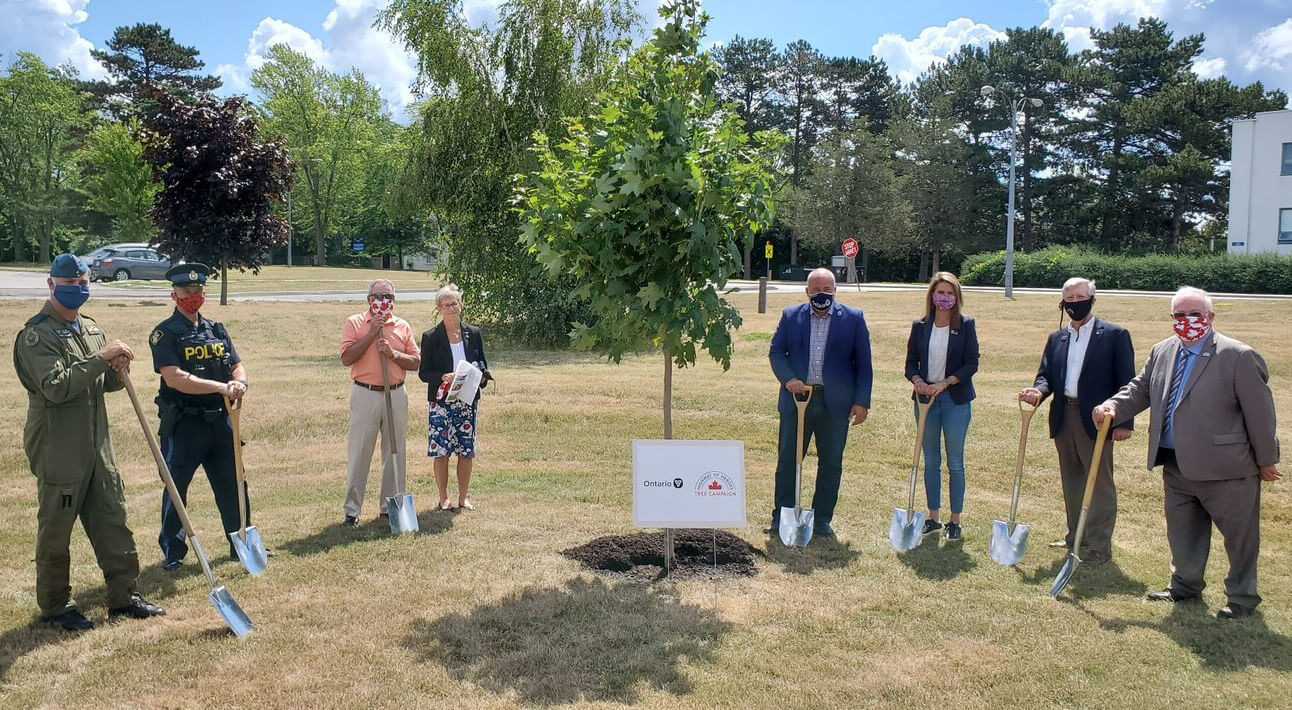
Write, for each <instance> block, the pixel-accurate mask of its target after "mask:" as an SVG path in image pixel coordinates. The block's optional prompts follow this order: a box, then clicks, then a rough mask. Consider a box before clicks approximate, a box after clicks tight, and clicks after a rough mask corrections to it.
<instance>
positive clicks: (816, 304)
mask: <svg viewBox="0 0 1292 710" xmlns="http://www.w3.org/2000/svg"><path fill="white" fill-rule="evenodd" d="M808 300H809V301H811V302H812V307H813V308H815V309H816V310H818V311H828V310H830V306H833V305H834V294H833V293H826V292H825V291H822V292H821V293H817V294H813V296H812V298H809V299H808Z"/></svg>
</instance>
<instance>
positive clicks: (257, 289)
mask: <svg viewBox="0 0 1292 710" xmlns="http://www.w3.org/2000/svg"><path fill="white" fill-rule="evenodd" d="M5 268H10V267H9V265H8V264H6V265H5ZM44 268H48V267H44ZM379 278H380V279H389V280H390V281H391V282H393V283H394V284H395V288H396V289H399V290H414V289H416V290H427V289H434V288H438V287H439V283H438V282H437V281H434V280H432V278H431V275H430V274H428V273H427V272H425V271H394V270H386V269H361V268H339V267H335V266H321V267H319V266H290V267H289V266H266V267H264V268H263V269H261V270H260V273H259V274H253V273H251V272H250V271H246V272H238V271H230V272H229V293H230V294H233V295H239V294H250V293H269V292H273V293H278V292H283V291H309V292H328V291H341V292H347V293H359V294H362V293H364V291H366V290H367V288H368V284H370V283H372V281H373V279H379ZM123 284H129V285H131V286H156V287H158V288H165V287H166V283H165V282H163V281H157V280H152V281H138V280H136V281H128V282H120V283H118V282H113V281H105V282H103V284H102V285H103V286H105V287H108V288H112V287H114V286H120V285H123ZM207 290H208V291H209V293H208V296H209V297H210V298H212V299H216V298H218V297H219V293H220V282H219V281H212V282H211V283H210V284H208V286H207Z"/></svg>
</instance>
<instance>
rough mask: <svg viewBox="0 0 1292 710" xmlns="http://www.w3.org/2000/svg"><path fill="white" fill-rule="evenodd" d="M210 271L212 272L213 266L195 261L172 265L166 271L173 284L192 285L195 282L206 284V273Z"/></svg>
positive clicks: (200, 284) (199, 284)
mask: <svg viewBox="0 0 1292 710" xmlns="http://www.w3.org/2000/svg"><path fill="white" fill-rule="evenodd" d="M209 273H211V267H209V266H207V265H206V264H199V263H197V262H195V261H194V262H189V263H187V264H176V265H174V266H172V267H170V269H169V270H168V271H167V272H166V279H167V280H168V281H170V283H171V285H172V286H192V285H194V284H196V285H198V286H202V285H205V284H206V275H207V274H209Z"/></svg>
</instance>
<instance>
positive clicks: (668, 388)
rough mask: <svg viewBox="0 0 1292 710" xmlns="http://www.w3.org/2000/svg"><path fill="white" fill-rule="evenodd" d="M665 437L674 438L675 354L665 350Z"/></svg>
mask: <svg viewBox="0 0 1292 710" xmlns="http://www.w3.org/2000/svg"><path fill="white" fill-rule="evenodd" d="M664 438H665V439H672V438H673V355H672V353H670V352H669V351H668V349H667V348H666V349H665V350H664Z"/></svg>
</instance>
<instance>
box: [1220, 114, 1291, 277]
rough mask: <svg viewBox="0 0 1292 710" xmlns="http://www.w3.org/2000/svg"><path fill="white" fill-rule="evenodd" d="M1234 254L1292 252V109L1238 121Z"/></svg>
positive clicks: (1232, 184)
mask: <svg viewBox="0 0 1292 710" xmlns="http://www.w3.org/2000/svg"><path fill="white" fill-rule="evenodd" d="M1233 126H1234V140H1233V154H1232V156H1231V158H1230V177H1229V253H1230V254H1257V253H1261V252H1274V253H1278V254H1292V111H1267V112H1265V113H1258V114H1256V115H1255V116H1254V117H1252V118H1248V119H1241V120H1235V121H1234V122H1233Z"/></svg>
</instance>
